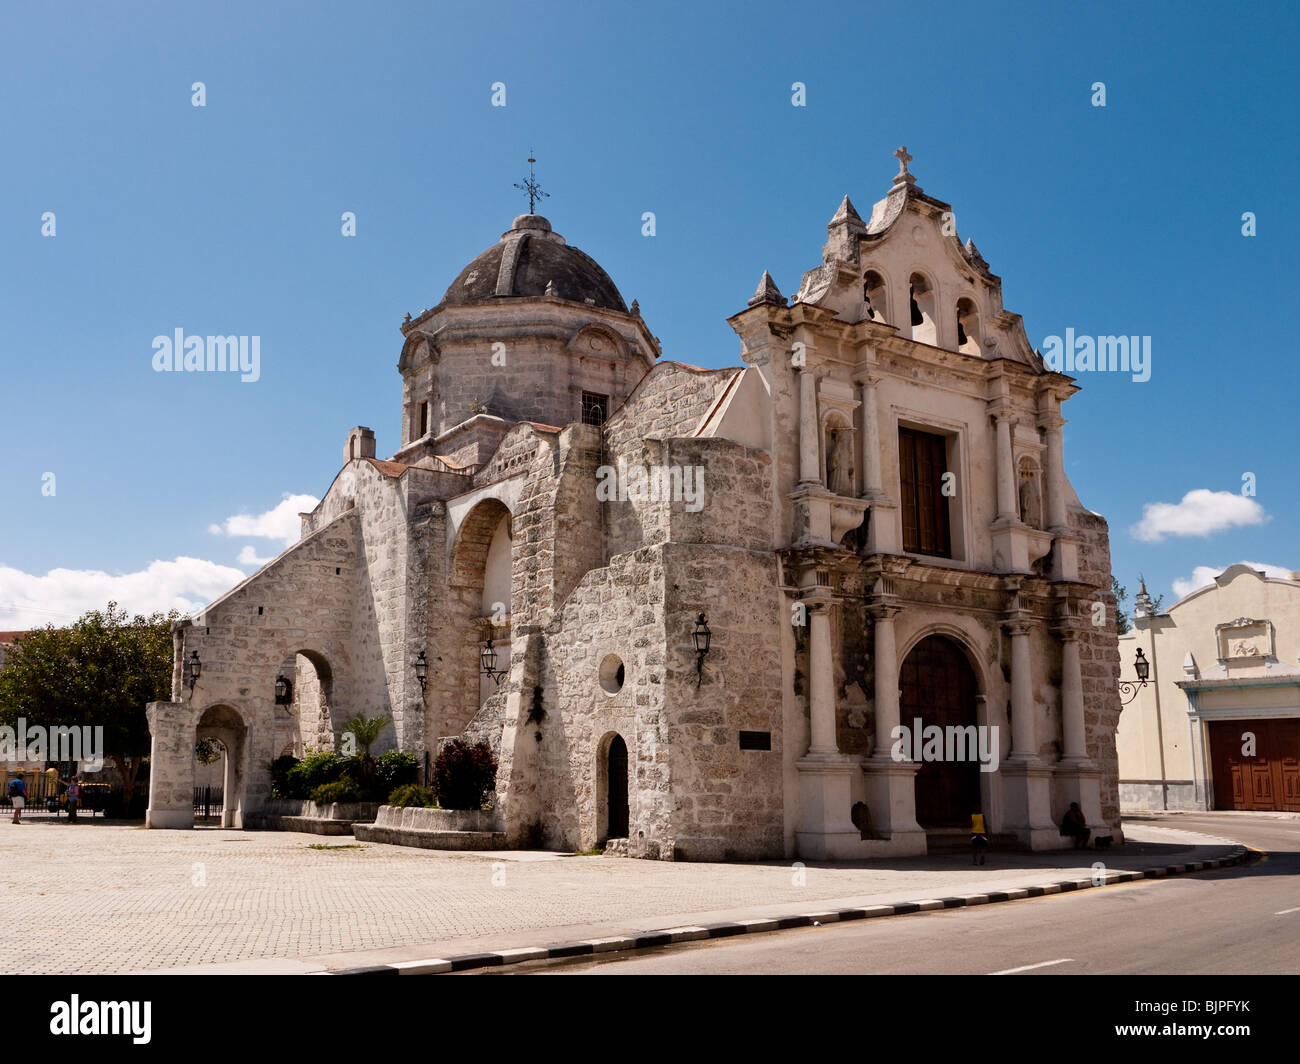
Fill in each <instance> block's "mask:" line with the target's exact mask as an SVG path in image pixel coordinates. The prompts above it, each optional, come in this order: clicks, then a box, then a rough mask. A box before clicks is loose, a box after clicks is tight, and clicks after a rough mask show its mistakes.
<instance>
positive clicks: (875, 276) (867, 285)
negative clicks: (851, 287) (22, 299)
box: [862, 270, 889, 322]
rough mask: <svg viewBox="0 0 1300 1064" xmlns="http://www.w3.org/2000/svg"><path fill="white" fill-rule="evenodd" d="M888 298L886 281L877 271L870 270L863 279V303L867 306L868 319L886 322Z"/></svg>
mask: <svg viewBox="0 0 1300 1064" xmlns="http://www.w3.org/2000/svg"><path fill="white" fill-rule="evenodd" d="M887 297H888V293H887V292H886V291H885V279H884V278H883V277H882V276H881V275H880V274H879V273H878V272H876V271H875V270H868V271H867V272H866V275H865V276H864V277H863V278H862V301H863V302H864V303H865V304H866V316H867V318H869V319H870V320H871V321H879V322H883V321H885V318H886V314H887V313H888V310H889V304H888V302H887Z"/></svg>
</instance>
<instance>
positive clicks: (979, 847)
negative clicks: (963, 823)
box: [970, 813, 989, 865]
mask: <svg viewBox="0 0 1300 1064" xmlns="http://www.w3.org/2000/svg"><path fill="white" fill-rule="evenodd" d="M970 845H971V863H972V864H977V865H982V864H983V863H984V855H985V854H986V853H987V852H988V849H989V836H988V832H987V831H986V830H985V828H984V814H983V813H971V815H970Z"/></svg>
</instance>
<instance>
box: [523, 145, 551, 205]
mask: <svg viewBox="0 0 1300 1064" xmlns="http://www.w3.org/2000/svg"><path fill="white" fill-rule="evenodd" d="M535 162H537V160H536V159H534V158H533V156H532V153H531V152H530V153H529V155H528V177H527V178H526V179H525V180H524V183H523V184H522V185H521V184H520V183H519V182H518V181H516V182H515V188H517V189H519V191H520V192H527V193H528V213H529V214H533V213H534V210H535V208H536V206H537V201H538V200H539V199H542V198H546V199H549V198H550V195H551V194H550V193H549V192H543V191H542V186H541V185H539V184H538V183H537V178H536V177H535V176H534V175H533V163H535Z"/></svg>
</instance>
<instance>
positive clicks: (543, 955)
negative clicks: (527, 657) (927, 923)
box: [309, 846, 1300, 975]
mask: <svg viewBox="0 0 1300 1064" xmlns="http://www.w3.org/2000/svg"><path fill="white" fill-rule="evenodd" d="M1245 856H1246V848H1245V847H1240V846H1239V847H1237V848H1236V849H1235V850H1233V851H1232V852H1231V853H1230V854H1228V856H1227V857H1217V858H1215V859H1213V860H1210V861H1191V862H1188V863H1187V864H1181V865H1166V866H1165V867H1163V868H1148V869H1145V870H1144V871H1141V872H1106V873H1105V874H1104V882H1103V883H1100V884H1094V883H1093V882H1092V880H1090V879H1067V880H1062V881H1061V882H1059V883H1047V884H1045V885H1043V886H1041V887H1018V888H1016V889H1014V890H992V891H989V892H988V893H987V894H964V895H953V896H951V897H946V898H927V899H926V900H924V901H904V902H898V903H896V904H894V905H868V906H865V907H863V908H860V909H828V910H824V911H820V912H811V913H805V914H803V915H802V916H779V917H764V918H759V919H754V920H737V921H728V922H726V923H721V924H708V925H706V926H704V927H697V926H694V925H687V926H684V927H669V928H665V929H664V930H662V931H651V932H649V933H648V934H644V935H637V936H635V937H632V936H628V935H615V936H612V937H610V938H596V939H588V940H585V941H582V942H565V943H562V944H560V945H558V946H545V947H541V946H524V947H520V948H518V949H506V950H501V951H499V952H497V953H467V954H465V955H464V956H461V957H447V958H442V957H433V958H430V959H428V960H421V961H395V962H394V963H393V964H374V965H368V966H366V967H364V968H341V969H339V970H338V971H334V972H311V973H309V974H311V975H436V974H441V973H444V972H464V971H469V970H471V969H474V968H495V967H500V966H502V965H507V964H520V963H523V962H525V961H534V960H563V959H565V958H569V957H587V956H592V955H594V954H597V953H631V952H635V951H637V950H643V949H653V948H654V947H656V946H671V945H674V944H675V943H678V942H695V941H698V940H700V939H711V938H732V937H735V936H737V935H745V934H763V933H764V932H768V931H788V930H790V929H792V928H796V927H811V926H812V925H813V924H814V923H816V924H823V925H825V924H833V923H839V922H843V921H845V920H868V919H872V918H874V917H877V916H910V915H911V914H912V913H919V912H933V911H935V910H945V909H965V908H969V907H971V906H973V905H984V904H986V903H991V902H1000V901H1020V900H1023V899H1025V898H1042V897H1046V896H1047V895H1049V894H1062V893H1065V892H1067V891H1076V890H1091V889H1094V887H1095V886H1109V885H1111V884H1113V883H1132V882H1136V881H1138V880H1142V879H1160V878H1163V877H1165V876H1173V875H1179V874H1180V873H1186V872H1201V871H1205V870H1206V869H1212V868H1225V867H1227V866H1228V865H1235V864H1239V863H1241V861H1242V860H1243V859H1244V858H1245ZM1296 911H1300V910H1296ZM1053 963H1056V962H1053Z"/></svg>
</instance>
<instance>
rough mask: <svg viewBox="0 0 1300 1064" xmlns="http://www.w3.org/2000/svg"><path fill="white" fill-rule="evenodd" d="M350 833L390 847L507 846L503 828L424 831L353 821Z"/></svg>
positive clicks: (498, 847)
mask: <svg viewBox="0 0 1300 1064" xmlns="http://www.w3.org/2000/svg"><path fill="white" fill-rule="evenodd" d="M352 834H353V835H354V836H355V837H356V838H357V839H358V840H359V841H361V842H386V843H389V844H390V845H392V846H418V847H421V848H422V849H426V850H504V849H508V847H507V845H506V833H505V832H504V831H427V830H422V829H419V828H398V827H386V826H382V825H379V824H355V825H353V828H352Z"/></svg>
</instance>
